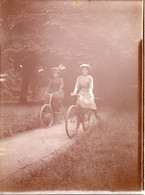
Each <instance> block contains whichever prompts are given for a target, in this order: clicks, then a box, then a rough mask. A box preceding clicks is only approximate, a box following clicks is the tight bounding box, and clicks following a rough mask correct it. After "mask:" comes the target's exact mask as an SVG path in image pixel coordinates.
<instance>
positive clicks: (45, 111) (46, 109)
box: [40, 92, 64, 128]
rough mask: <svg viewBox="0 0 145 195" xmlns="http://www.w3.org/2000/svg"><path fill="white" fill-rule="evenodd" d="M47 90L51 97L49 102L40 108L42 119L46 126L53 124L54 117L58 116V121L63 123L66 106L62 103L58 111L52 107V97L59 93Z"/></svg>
mask: <svg viewBox="0 0 145 195" xmlns="http://www.w3.org/2000/svg"><path fill="white" fill-rule="evenodd" d="M58 93H59V92H55V93H48V92H45V95H46V96H48V97H49V102H48V104H44V105H43V106H42V107H41V110H40V121H41V124H42V125H43V127H44V128H48V127H50V126H51V125H52V124H53V121H54V119H55V118H56V119H57V121H58V123H62V122H63V119H64V106H63V104H62V103H61V104H60V106H59V108H58V111H54V110H53V109H52V98H53V96H54V95H56V94H58Z"/></svg>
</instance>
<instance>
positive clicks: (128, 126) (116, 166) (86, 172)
mask: <svg viewBox="0 0 145 195" xmlns="http://www.w3.org/2000/svg"><path fill="white" fill-rule="evenodd" d="M102 120H103V123H102V129H96V128H92V129H91V130H90V131H89V132H86V133H84V134H82V135H81V136H78V138H77V139H76V141H75V143H74V144H72V145H70V146H69V147H68V148H67V150H66V151H65V152H64V153H62V154H59V155H57V156H55V157H54V158H53V159H52V160H51V162H48V164H47V167H46V166H45V167H44V168H43V169H41V170H34V171H33V172H31V173H29V174H27V177H26V178H19V179H15V180H13V181H12V183H11V185H10V184H9V186H5V189H6V190H8V191H9V190H10V191H39V190H41V191H43V190H87V191H89V190H93V191H98V190H105V191H106V190H109V191H126V190H127V191H128V190H129V191H136V190H140V188H139V185H138V166H137V163H138V149H137V148H138V147H137V144H138V138H137V134H138V122H137V113H133V112H122V113H121V112H119V113H118V112H116V111H111V113H108V114H107V113H106V115H105V113H104V114H102Z"/></svg>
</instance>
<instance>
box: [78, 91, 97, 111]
mask: <svg viewBox="0 0 145 195" xmlns="http://www.w3.org/2000/svg"><path fill="white" fill-rule="evenodd" d="M77 104H78V105H79V106H80V107H82V108H90V109H93V110H97V107H96V104H95V100H94V95H93V96H90V95H88V94H87V95H81V94H80V96H78V99H77Z"/></svg>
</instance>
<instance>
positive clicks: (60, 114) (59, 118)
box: [54, 105, 65, 124]
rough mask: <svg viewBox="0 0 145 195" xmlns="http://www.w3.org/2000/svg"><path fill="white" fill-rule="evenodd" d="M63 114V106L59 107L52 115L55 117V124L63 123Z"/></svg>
mask: <svg viewBox="0 0 145 195" xmlns="http://www.w3.org/2000/svg"><path fill="white" fill-rule="evenodd" d="M64 113H65V109H64V106H63V105H61V106H60V108H59V110H58V112H55V113H54V114H55V116H56V119H57V122H58V123H59V124H61V123H63V122H64V118H65V116H64V115H65V114H64Z"/></svg>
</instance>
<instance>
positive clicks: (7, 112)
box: [0, 104, 41, 137]
mask: <svg viewBox="0 0 145 195" xmlns="http://www.w3.org/2000/svg"><path fill="white" fill-rule="evenodd" d="M40 108H41V105H32V104H28V105H18V104H15V105H2V106H1V119H0V137H5V136H12V135H14V134H16V133H19V132H23V131H26V130H30V129H33V128H37V127H40V126H41V123H40V119H39V112H40Z"/></svg>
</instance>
